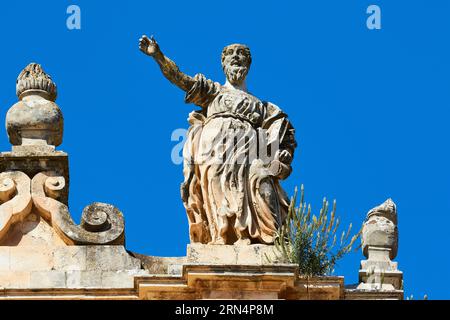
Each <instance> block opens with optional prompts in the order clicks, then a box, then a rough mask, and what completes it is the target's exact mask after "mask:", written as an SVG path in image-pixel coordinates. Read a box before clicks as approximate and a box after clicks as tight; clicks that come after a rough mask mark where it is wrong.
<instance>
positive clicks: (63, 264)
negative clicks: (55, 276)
mask: <svg viewBox="0 0 450 320" xmlns="http://www.w3.org/2000/svg"><path fill="white" fill-rule="evenodd" d="M53 258H54V268H55V270H65V271H71V270H86V246H65V247H56V248H55V249H54V253H53Z"/></svg>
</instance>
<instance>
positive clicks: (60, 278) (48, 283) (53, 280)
mask: <svg viewBox="0 0 450 320" xmlns="http://www.w3.org/2000/svg"><path fill="white" fill-rule="evenodd" d="M66 287H67V285H66V272H64V271H59V270H50V271H33V272H30V288H31V289H42V288H55V289H58V288H66Z"/></svg>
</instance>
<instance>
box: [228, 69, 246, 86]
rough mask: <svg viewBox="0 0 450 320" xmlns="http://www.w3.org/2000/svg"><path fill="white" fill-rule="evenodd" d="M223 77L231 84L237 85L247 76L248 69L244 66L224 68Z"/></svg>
mask: <svg viewBox="0 0 450 320" xmlns="http://www.w3.org/2000/svg"><path fill="white" fill-rule="evenodd" d="M224 71H225V75H226V77H227V79H228V81H229V82H230V83H231V84H235V85H239V84H241V83H242V82H243V81H244V80H245V77H246V76H247V73H248V67H245V66H230V65H227V66H225V69H224Z"/></svg>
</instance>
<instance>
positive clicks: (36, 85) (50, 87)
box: [16, 63, 57, 101]
mask: <svg viewBox="0 0 450 320" xmlns="http://www.w3.org/2000/svg"><path fill="white" fill-rule="evenodd" d="M16 94H17V97H18V98H19V100H22V98H23V97H24V96H26V95H28V94H38V95H43V96H44V98H45V99H47V100H50V101H55V100H56V95H57V91H56V84H55V83H54V82H53V81H52V78H51V77H50V76H49V75H48V74H46V73H45V72H44V70H43V69H42V66H41V65H40V64H37V63H30V64H29V65H28V66H26V68H25V69H23V70H22V72H21V73H20V74H19V77H18V78H17V82H16Z"/></svg>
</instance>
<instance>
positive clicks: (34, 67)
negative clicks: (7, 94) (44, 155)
mask: <svg viewBox="0 0 450 320" xmlns="http://www.w3.org/2000/svg"><path fill="white" fill-rule="evenodd" d="M16 93H17V96H18V97H19V100H20V101H19V102H17V103H16V104H15V105H14V106H12V107H11V108H10V109H9V111H8V113H7V115H6V129H7V131H8V136H9V141H10V142H11V144H12V145H13V151H16V152H34V153H35V152H38V153H39V152H52V151H54V149H55V146H59V145H60V144H61V142H62V137H63V122H64V120H63V115H62V113H61V110H60V109H59V107H58V106H57V105H56V104H55V102H54V101H55V100H56V85H55V83H54V82H53V81H52V79H51V77H50V76H49V75H48V74H46V73H45V72H44V70H43V69H42V67H41V66H40V65H39V64H36V63H31V64H29V65H28V66H27V67H26V68H25V69H24V70H23V71H22V72H21V73H20V75H19V77H18V78H17V85H16Z"/></svg>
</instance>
